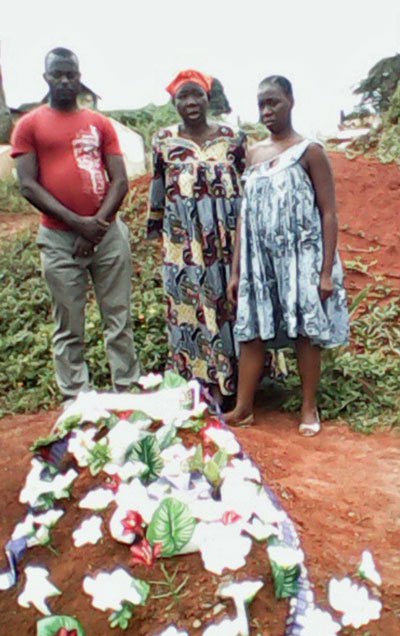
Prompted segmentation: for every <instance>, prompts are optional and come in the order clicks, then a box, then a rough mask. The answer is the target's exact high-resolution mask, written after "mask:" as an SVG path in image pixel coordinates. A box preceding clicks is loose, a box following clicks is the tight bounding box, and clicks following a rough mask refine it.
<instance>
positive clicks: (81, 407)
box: [56, 391, 110, 428]
mask: <svg viewBox="0 0 400 636" xmlns="http://www.w3.org/2000/svg"><path fill="white" fill-rule="evenodd" d="M73 415H79V416H80V418H81V419H80V421H81V423H82V422H92V423H93V424H96V422H98V421H99V420H101V419H107V418H108V417H110V413H109V410H108V409H107V408H105V405H104V400H101V399H100V395H99V394H98V393H97V392H96V391H88V392H87V393H84V392H81V393H79V394H78V397H77V398H76V400H74V401H73V402H72V404H70V406H68V408H67V409H65V411H64V412H63V413H62V414H61V415H60V417H59V418H58V420H57V423H56V428H58V427H59V426H60V424H61V423H62V422H63V421H64V420H66V419H67V418H68V417H72V416H73Z"/></svg>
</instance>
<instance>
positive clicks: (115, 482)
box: [104, 475, 122, 495]
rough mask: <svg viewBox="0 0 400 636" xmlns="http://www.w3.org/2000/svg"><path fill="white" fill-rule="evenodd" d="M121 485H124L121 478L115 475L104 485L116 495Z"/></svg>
mask: <svg viewBox="0 0 400 636" xmlns="http://www.w3.org/2000/svg"><path fill="white" fill-rule="evenodd" d="M121 483H122V479H121V477H120V476H119V475H113V477H111V479H109V480H107V481H106V483H105V484H104V488H108V489H109V490H111V491H112V492H113V493H114V495H115V494H116V493H117V492H118V488H119V487H120V485H121Z"/></svg>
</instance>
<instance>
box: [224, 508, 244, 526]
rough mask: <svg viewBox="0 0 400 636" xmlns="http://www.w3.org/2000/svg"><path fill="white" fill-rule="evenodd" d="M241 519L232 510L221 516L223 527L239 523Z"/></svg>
mask: <svg viewBox="0 0 400 636" xmlns="http://www.w3.org/2000/svg"><path fill="white" fill-rule="evenodd" d="M241 518H242V517H241V516H240V515H238V513H237V512H235V511H234V510H226V511H225V512H224V514H223V515H222V523H223V524H224V526H228V525H229V524H231V523H236V521H239V519H241Z"/></svg>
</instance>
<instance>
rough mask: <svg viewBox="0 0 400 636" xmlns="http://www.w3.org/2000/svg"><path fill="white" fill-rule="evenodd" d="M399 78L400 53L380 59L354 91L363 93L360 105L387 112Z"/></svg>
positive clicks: (358, 93) (357, 93) (359, 93)
mask: <svg viewBox="0 0 400 636" xmlns="http://www.w3.org/2000/svg"><path fill="white" fill-rule="evenodd" d="M399 80H400V54H399V53H396V55H393V56H392V57H385V58H383V59H382V60H380V61H379V62H378V63H377V64H375V66H373V67H372V68H371V69H370V70H369V72H368V75H367V77H366V78H365V79H363V80H361V82H360V83H359V85H358V86H357V88H356V89H355V91H354V93H355V94H356V95H361V103H360V107H363V106H365V105H370V106H372V108H373V109H374V110H375V111H376V112H377V113H379V114H381V113H384V112H386V111H387V110H388V108H389V105H390V99H391V97H392V96H393V94H394V92H395V90H396V87H397V85H398V83H399Z"/></svg>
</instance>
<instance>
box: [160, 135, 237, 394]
mask: <svg viewBox="0 0 400 636" xmlns="http://www.w3.org/2000/svg"><path fill="white" fill-rule="evenodd" d="M178 131H179V129H178V126H172V127H170V128H165V129H163V130H161V131H159V133H158V134H157V135H156V137H155V139H154V143H153V161H154V177H153V181H152V187H151V202H150V214H149V224H148V230H149V237H150V238H151V237H153V236H155V235H157V234H158V235H160V233H161V232H162V236H163V278H164V289H165V293H166V296H167V325H168V333H169V344H170V351H171V358H172V363H173V366H174V368H175V369H176V371H178V372H179V373H180V374H181V375H182V376H183V377H185V378H187V379H189V378H197V379H200V380H203V381H204V382H205V383H206V384H214V385H218V386H219V388H220V390H221V393H222V394H223V395H231V394H233V393H234V392H235V389H236V367H237V362H236V360H237V355H236V354H237V352H236V347H235V341H234V337H233V320H234V316H233V313H232V308H231V307H230V305H229V303H228V301H227V297H226V290H227V285H228V282H229V278H230V273H231V265H232V257H233V250H234V244H235V229H236V221H237V218H238V214H239V210H240V204H241V190H240V175H241V173H242V172H243V168H244V159H245V150H244V136H237V135H236V134H235V133H234V132H233V130H232V129H231V128H229V127H228V126H225V125H220V126H219V130H218V133H217V135H216V136H215V137H213V139H211V140H208V141H206V142H205V143H204V144H203V145H202V147H200V146H199V145H198V144H196V143H195V142H193V141H191V140H189V139H185V138H183V137H180V136H179V132H178Z"/></svg>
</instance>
